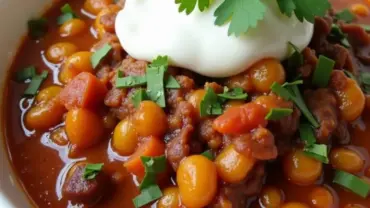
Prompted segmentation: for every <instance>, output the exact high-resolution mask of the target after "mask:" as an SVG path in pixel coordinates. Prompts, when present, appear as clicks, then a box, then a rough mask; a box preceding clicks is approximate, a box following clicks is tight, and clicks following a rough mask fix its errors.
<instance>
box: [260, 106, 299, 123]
mask: <svg viewBox="0 0 370 208" xmlns="http://www.w3.org/2000/svg"><path fill="white" fill-rule="evenodd" d="M292 113H293V109H290V108H271V109H270V111H269V113H268V114H267V115H266V117H265V119H266V120H273V121H276V120H280V119H282V118H284V117H286V116H289V115H290V114H292Z"/></svg>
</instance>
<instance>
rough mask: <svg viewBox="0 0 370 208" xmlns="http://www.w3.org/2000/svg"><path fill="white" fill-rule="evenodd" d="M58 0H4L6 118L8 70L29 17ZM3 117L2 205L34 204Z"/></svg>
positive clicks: (1, 51) (0, 42) (0, 45)
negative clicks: (13, 159) (12, 155)
mask: <svg viewBox="0 0 370 208" xmlns="http://www.w3.org/2000/svg"><path fill="white" fill-rule="evenodd" d="M52 1H56V0H0V26H1V30H0V66H1V68H0V90H1V92H0V108H1V110H0V118H4V115H3V114H4V111H5V109H4V107H5V105H4V97H3V96H4V95H5V92H4V90H5V85H6V83H7V82H6V79H7V77H8V70H9V67H10V65H11V63H12V61H13V58H14V56H15V55H16V53H17V50H18V47H19V46H20V45H21V43H22V42H23V37H24V35H25V34H26V31H27V21H28V20H29V19H30V18H31V17H37V16H39V15H40V14H41V12H43V11H45V9H46V8H49V7H50V5H51V3H52ZM3 122H6V121H4V120H3V119H0V159H1V173H0V174H1V175H0V207H1V208H27V207H32V205H31V202H30V200H29V199H28V197H27V195H26V194H25V192H24V191H23V189H22V187H21V185H20V183H19V182H18V179H17V178H16V176H15V174H14V172H13V168H12V166H11V164H10V161H9V156H8V154H7V148H6V147H5V142H4V141H5V138H4V137H5V132H4V131H5V129H4V123H3Z"/></svg>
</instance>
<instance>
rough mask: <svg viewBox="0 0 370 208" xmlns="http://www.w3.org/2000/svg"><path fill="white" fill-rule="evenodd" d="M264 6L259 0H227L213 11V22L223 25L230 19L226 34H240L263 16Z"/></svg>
mask: <svg viewBox="0 0 370 208" xmlns="http://www.w3.org/2000/svg"><path fill="white" fill-rule="evenodd" d="M265 12H266V6H265V5H264V4H263V3H262V2H261V1H260V0H227V1H224V2H223V3H222V4H221V5H220V6H219V7H218V8H217V9H216V11H215V13H214V15H215V16H216V21H215V24H216V25H218V26H221V25H224V24H225V23H226V22H228V21H229V20H230V19H231V23H230V26H229V31H228V34H229V35H232V34H234V35H235V36H240V35H241V34H242V33H245V32H247V31H248V29H249V28H255V27H256V26H257V23H258V21H259V20H262V19H263V17H264V16H265Z"/></svg>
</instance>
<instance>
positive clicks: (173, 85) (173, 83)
mask: <svg viewBox="0 0 370 208" xmlns="http://www.w3.org/2000/svg"><path fill="white" fill-rule="evenodd" d="M165 87H166V88H167V89H180V88H181V86H180V84H179V83H178V82H177V80H176V79H175V77H174V76H172V75H170V76H168V78H167V80H166V83H165Z"/></svg>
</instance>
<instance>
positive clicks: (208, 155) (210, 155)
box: [201, 150, 215, 160]
mask: <svg viewBox="0 0 370 208" xmlns="http://www.w3.org/2000/svg"><path fill="white" fill-rule="evenodd" d="M201 155H203V156H204V157H206V158H208V159H209V160H214V159H215V155H214V154H213V152H212V150H206V151H204V152H203V153H202V154H201Z"/></svg>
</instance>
